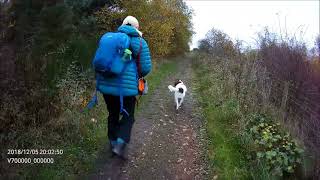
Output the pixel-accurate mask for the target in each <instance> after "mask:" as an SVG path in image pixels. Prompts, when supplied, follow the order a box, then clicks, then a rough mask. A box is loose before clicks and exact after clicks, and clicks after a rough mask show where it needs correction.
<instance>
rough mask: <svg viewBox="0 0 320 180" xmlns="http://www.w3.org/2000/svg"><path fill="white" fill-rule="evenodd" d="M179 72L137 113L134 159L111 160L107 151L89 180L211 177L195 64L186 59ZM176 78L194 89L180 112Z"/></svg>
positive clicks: (130, 154) (130, 150) (131, 150)
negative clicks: (174, 89)
mask: <svg viewBox="0 0 320 180" xmlns="http://www.w3.org/2000/svg"><path fill="white" fill-rule="evenodd" d="M173 74H174V75H171V76H168V77H167V78H165V79H164V80H163V82H162V83H161V87H159V89H157V90H155V91H154V93H153V94H149V96H150V97H149V98H148V102H146V103H145V105H144V107H143V109H142V110H141V111H140V113H138V114H136V122H135V125H134V127H133V131H132V139H131V142H130V144H129V146H128V160H127V161H123V160H120V159H118V158H110V157H109V156H110V152H109V150H108V148H107V147H106V148H105V151H103V152H102V153H101V157H100V158H99V161H98V162H97V167H98V170H97V172H96V173H95V174H92V175H90V176H89V179H110V180H113V179H147V180H148V179H152V180H156V179H207V170H206V168H207V162H206V156H205V154H206V153H205V147H204V145H203V143H202V142H203V140H202V139H203V137H204V136H203V135H201V134H203V133H201V132H203V131H201V129H202V126H203V123H202V121H201V118H200V116H198V115H197V113H196V111H195V110H196V109H197V108H195V107H196V106H197V105H196V101H195V97H194V92H193V89H192V81H193V77H192V74H193V73H192V68H191V60H189V59H188V58H186V59H185V60H182V61H180V62H179V63H178V70H177V72H175V73H173ZM175 79H182V80H183V81H184V83H185V84H186V86H187V88H188V92H187V96H186V98H185V101H184V104H183V105H182V108H181V109H179V110H178V111H176V110H175V103H174V98H173V93H170V92H169V90H168V88H167V86H168V85H169V84H173V83H174V81H175ZM141 108H142V107H141Z"/></svg>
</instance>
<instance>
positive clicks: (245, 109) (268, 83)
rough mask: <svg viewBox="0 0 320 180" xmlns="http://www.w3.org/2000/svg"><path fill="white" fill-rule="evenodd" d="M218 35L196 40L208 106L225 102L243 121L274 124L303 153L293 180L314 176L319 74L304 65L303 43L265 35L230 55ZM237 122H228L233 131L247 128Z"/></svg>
mask: <svg viewBox="0 0 320 180" xmlns="http://www.w3.org/2000/svg"><path fill="white" fill-rule="evenodd" d="M212 32H213V33H212ZM209 33H210V32H209ZM219 33H220V34H221V33H222V32H219V31H215V30H214V29H213V30H212V31H211V35H210V34H209V35H207V37H206V38H209V39H210V38H211V39H210V40H204V41H202V42H205V43H203V45H202V46H200V54H198V55H197V56H200V57H198V58H196V60H195V61H197V62H196V64H203V67H201V68H200V69H202V72H201V73H200V74H201V75H202V76H204V77H201V78H206V81H207V83H205V84H206V85H204V90H205V91H206V89H205V88H208V89H210V90H209V94H210V93H213V94H216V95H214V96H213V99H214V101H213V102H214V103H215V104H214V105H215V106H220V105H224V104H225V103H224V102H225V101H228V100H230V99H231V100H234V101H236V102H237V103H238V107H239V111H240V112H241V114H242V116H243V117H246V115H248V114H250V113H252V112H255V113H260V114H267V115H268V116H270V117H271V118H272V119H273V120H274V122H280V123H281V124H282V128H283V129H282V131H288V132H290V133H291V135H292V136H294V137H295V138H296V139H297V140H298V141H299V144H300V146H304V147H305V148H306V154H305V155H306V157H305V161H304V162H305V163H304V165H303V168H300V169H299V168H296V174H295V175H296V177H299V176H304V177H318V176H319V174H318V173H319V168H318V167H319V156H318V153H317V152H319V147H320V146H319V145H318V140H319V138H318V137H319V132H320V131H319V128H320V126H319V123H318V122H319V112H320V111H319V103H317V102H318V101H319V96H320V92H319V84H320V83H319V82H318V81H319V72H317V71H316V70H315V69H316V68H314V67H313V64H314V62H310V61H308V60H307V59H308V57H307V53H306V48H305V46H304V44H303V43H302V42H298V41H296V40H295V39H284V40H283V39H281V38H278V36H277V35H275V34H271V33H269V32H268V31H265V32H264V33H263V34H261V36H260V37H259V40H258V42H259V48H258V49H256V50H252V49H247V50H242V49H240V47H241V46H239V44H234V45H233V47H232V48H233V50H231V51H230V46H229V45H230V41H228V36H226V35H225V34H222V35H219ZM217 34H218V35H219V36H218V35H217ZM216 36H217V37H219V38H220V39H221V38H223V37H225V38H226V40H225V42H226V43H227V45H228V46H226V47H228V48H227V49H225V46H219V47H216V43H215V39H216V38H217V37H216ZM219 38H218V39H219ZM219 42H224V41H219ZM201 48H202V49H201ZM201 52H202V53H201ZM228 52H231V53H228ZM216 53H218V54H216ZM212 79H216V81H217V82H215V81H213V80H212ZM206 105H207V104H206ZM212 116H214V117H215V115H214V114H213V115H212ZM243 117H242V118H240V120H239V121H236V120H235V121H234V123H233V124H237V125H238V126H239V127H238V130H239V132H241V131H245V129H246V128H247V124H248V120H247V118H243ZM218 119H219V118H218ZM231 119H232V118H231ZM222 133H223V132H222ZM240 135H241V133H240ZM241 139H243V138H241ZM308 156H309V157H308ZM310 157H311V159H312V160H310ZM310 163H311V164H310ZM262 167H263V166H262ZM290 168H291V167H290ZM262 169H264V168H262Z"/></svg>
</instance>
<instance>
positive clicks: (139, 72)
mask: <svg viewBox="0 0 320 180" xmlns="http://www.w3.org/2000/svg"><path fill="white" fill-rule="evenodd" d="M141 51H142V40H141V39H140V48H139V52H138V55H137V69H138V76H139V78H141V77H142V74H141V63H140V54H141Z"/></svg>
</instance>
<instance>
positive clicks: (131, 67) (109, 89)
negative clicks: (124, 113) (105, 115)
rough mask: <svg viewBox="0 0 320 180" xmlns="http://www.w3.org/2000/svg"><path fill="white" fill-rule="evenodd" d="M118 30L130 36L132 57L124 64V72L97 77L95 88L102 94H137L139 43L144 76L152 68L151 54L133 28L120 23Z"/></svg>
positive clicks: (145, 43)
mask: <svg viewBox="0 0 320 180" xmlns="http://www.w3.org/2000/svg"><path fill="white" fill-rule="evenodd" d="M118 32H123V33H126V34H127V35H128V36H129V37H130V39H131V40H130V50H131V51H132V54H133V56H132V57H133V58H132V60H131V61H130V62H129V63H128V64H127V65H126V68H125V70H124V73H123V74H121V75H119V76H117V77H113V78H105V77H98V78H97V88H98V90H99V91H100V92H101V93H103V94H110V95H114V96H120V91H121V93H122V95H123V96H136V95H138V72H137V66H136V61H137V55H138V53H139V50H140V43H141V45H142V49H141V52H140V65H141V74H142V76H146V75H147V74H148V73H149V72H150V71H151V68H152V62H151V55H150V51H149V47H148V44H147V42H146V41H145V40H144V39H143V38H142V37H140V36H139V33H138V32H137V31H136V29H135V28H133V27H131V26H128V25H122V26H120V27H119V28H118Z"/></svg>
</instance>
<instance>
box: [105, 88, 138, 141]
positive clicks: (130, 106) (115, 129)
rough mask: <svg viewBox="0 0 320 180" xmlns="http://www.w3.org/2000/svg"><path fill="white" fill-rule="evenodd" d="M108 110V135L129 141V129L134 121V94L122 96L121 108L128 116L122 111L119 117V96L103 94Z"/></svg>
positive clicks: (113, 139) (115, 138) (111, 138)
mask: <svg viewBox="0 0 320 180" xmlns="http://www.w3.org/2000/svg"><path fill="white" fill-rule="evenodd" d="M103 97H104V100H105V102H106V104H107V108H108V111H109V117H108V137H109V140H112V141H115V140H117V138H118V137H119V138H121V139H123V140H124V141H125V142H126V143H129V142H130V136H131V129H132V126H133V123H134V108H135V104H136V97H135V96H127V97H123V108H124V109H125V110H126V111H127V112H128V114H129V116H128V115H126V114H125V113H123V115H122V118H121V120H120V119H119V118H120V97H119V96H112V95H107V94H104V95H103Z"/></svg>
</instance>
